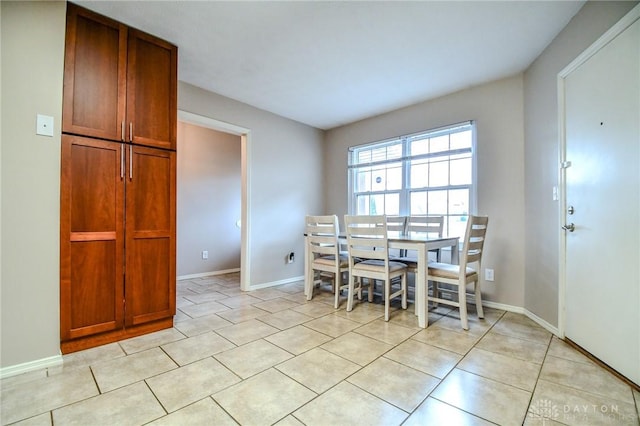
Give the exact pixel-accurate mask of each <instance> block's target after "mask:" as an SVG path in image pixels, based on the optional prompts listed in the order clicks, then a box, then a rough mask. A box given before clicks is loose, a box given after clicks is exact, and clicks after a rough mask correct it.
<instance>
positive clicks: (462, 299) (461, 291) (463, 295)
mask: <svg viewBox="0 0 640 426" xmlns="http://www.w3.org/2000/svg"><path fill="white" fill-rule="evenodd" d="M458 304H459V305H460V322H461V323H462V328H463V329H465V330H468V329H469V322H468V321H467V292H466V289H465V285H464V283H460V284H459V285H458Z"/></svg>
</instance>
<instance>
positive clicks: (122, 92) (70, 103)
mask: <svg viewBox="0 0 640 426" xmlns="http://www.w3.org/2000/svg"><path fill="white" fill-rule="evenodd" d="M65 43H66V46H65V69H64V97H63V113H62V131H63V132H66V133H75V134H79V135H84V136H91V137H99V138H104V139H111V140H121V138H122V127H121V125H122V123H123V120H124V119H125V101H126V69H127V68H126V59H127V58H126V49H127V29H126V27H125V26H124V25H122V24H119V23H118V22H115V21H112V20H110V19H108V18H105V17H103V16H100V15H97V14H94V13H92V12H89V11H87V10H85V9H82V8H78V7H77V6H75V5H73V4H71V3H69V4H68V12H67V34H66V41H65Z"/></svg>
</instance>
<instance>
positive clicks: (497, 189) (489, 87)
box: [325, 74, 524, 306]
mask: <svg viewBox="0 0 640 426" xmlns="http://www.w3.org/2000/svg"><path fill="white" fill-rule="evenodd" d="M522 108H523V81H522V75H521V74H519V75H517V76H514V77H512V78H507V79H504V80H500V81H496V82H492V83H488V84H484V85H482V86H478V87H474V88H471V89H468V90H464V91H461V92H457V93H454V94H451V95H448V96H444V97H441V98H438V99H434V100H432V101H428V102H424V103H421V104H418V105H414V106H411V107H408V108H404V109H400V110H397V111H394V112H390V113H388V114H384V115H380V116H378V117H373V118H370V119H366V120H363V121H360V122H357V123H354V124H351V125H347V126H343V127H340V128H337V129H333V130H330V131H328V132H327V136H326V146H325V161H326V169H325V170H326V171H325V202H326V209H325V210H326V213H335V214H337V215H338V216H339V217H342V216H343V215H344V214H346V213H347V209H348V204H347V150H348V148H349V147H350V146H353V145H359V144H363V143H367V142H373V141H376V140H382V139H385V138H389V137H393V136H399V135H403V134H408V133H415V132H419V131H422V130H428V129H432V128H436V127H440V126H444V125H447V124H453V123H457V122H462V121H466V120H475V121H476V129H477V158H478V163H477V164H478V209H477V212H476V213H478V214H486V215H489V218H490V219H489V230H488V235H487V245H486V254H485V256H484V257H483V267H487V268H493V269H495V282H493V283H484V282H483V294H484V295H486V299H487V300H491V301H494V302H498V303H505V304H509V305H515V306H523V305H524V195H523V194H524V171H523V164H524V158H523V154H524V134H523V131H524V123H523V109H522Z"/></svg>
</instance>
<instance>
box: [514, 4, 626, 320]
mask: <svg viewBox="0 0 640 426" xmlns="http://www.w3.org/2000/svg"><path fill="white" fill-rule="evenodd" d="M636 4H637V2H613V1H612V2H608V1H605V2H588V3H586V4H585V6H584V7H583V8H582V9H581V10H580V11H579V12H578V13H577V14H576V16H574V18H573V19H572V20H571V21H570V22H569V24H568V25H567V26H566V27H565V29H564V30H562V32H561V33H560V34H559V35H558V36H557V37H556V39H555V40H553V41H552V42H551V44H550V45H549V46H547V48H546V49H545V50H544V52H543V53H542V54H541V55H540V56H539V57H538V58H537V59H536V60H535V61H534V62H533V64H532V65H531V66H530V67H529V69H528V70H527V71H526V73H525V79H524V83H525V84H524V90H525V92H524V93H525V108H524V111H525V141H526V144H525V159H526V162H525V171H526V172H525V199H526V209H525V211H526V217H525V219H526V223H527V232H526V253H527V262H526V273H525V283H526V285H525V304H524V306H525V308H527V309H528V310H529V311H531V312H532V313H534V314H536V315H537V316H539V317H540V318H542V319H544V320H545V321H547V322H548V323H550V324H552V325H555V326H557V325H558V280H559V276H558V271H559V240H560V221H559V211H558V209H559V205H558V202H557V201H553V199H552V188H553V186H555V185H557V184H558V158H559V153H558V101H557V76H558V73H559V72H560V71H561V70H562V69H563V68H564V67H565V66H567V65H568V64H569V63H570V62H571V61H573V59H575V58H576V57H577V56H578V55H579V54H580V53H582V51H584V50H585V49H586V48H587V47H589V46H590V45H591V43H593V42H594V41H596V40H597V39H598V38H599V37H600V36H601V35H602V34H603V33H604V32H606V31H607V30H608V29H609V28H610V27H611V26H613V25H614V24H615V23H616V22H617V21H618V20H619V19H620V18H622V16H624V15H625V14H626V13H627V12H628V11H629V10H631V9H632V8H633V7H634V6H635V5H636Z"/></svg>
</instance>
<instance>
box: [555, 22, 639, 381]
mask: <svg viewBox="0 0 640 426" xmlns="http://www.w3.org/2000/svg"><path fill="white" fill-rule="evenodd" d="M564 88H565V90H564V95H565V120H566V127H565V138H566V139H565V141H566V142H565V144H566V145H565V147H566V157H565V159H566V160H567V161H569V162H571V165H570V166H568V167H567V168H565V175H564V178H565V179H564V181H565V185H566V186H565V192H564V194H565V196H566V199H565V205H566V207H567V212H565V221H566V224H571V223H573V224H574V226H575V230H574V231H573V232H571V231H570V230H567V231H565V233H566V235H565V237H566V240H565V241H566V246H565V247H566V252H565V259H566V263H565V277H564V278H565V335H566V337H568V338H569V339H571V340H572V341H574V342H575V343H577V344H578V345H580V346H582V347H583V348H585V349H586V350H588V351H589V352H590V353H592V354H593V355H595V356H596V357H597V358H599V359H600V360H602V361H604V362H605V363H606V364H608V365H609V366H611V367H613V368H614V369H615V370H617V371H618V372H620V373H622V374H623V375H624V376H626V377H627V378H629V379H631V380H632V381H634V382H635V383H637V384H640V173H639V169H640V131H639V129H640V21H638V20H636V21H635V23H633V24H632V25H631V26H629V27H627V29H626V30H624V31H623V32H622V33H620V34H619V35H617V36H616V37H615V38H614V39H613V40H611V41H610V42H609V43H607V44H606V45H604V47H602V48H601V49H599V50H598V51H597V53H595V54H594V55H593V56H591V57H590V58H589V59H588V60H586V61H585V62H583V63H582V64H581V65H579V66H578V67H577V68H575V69H574V70H573V71H572V72H571V73H570V74H568V75H567V76H566V78H565V80H564ZM565 166H566V164H565ZM571 208H572V209H573V213H572V214H571V213H570V212H569V210H571Z"/></svg>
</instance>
